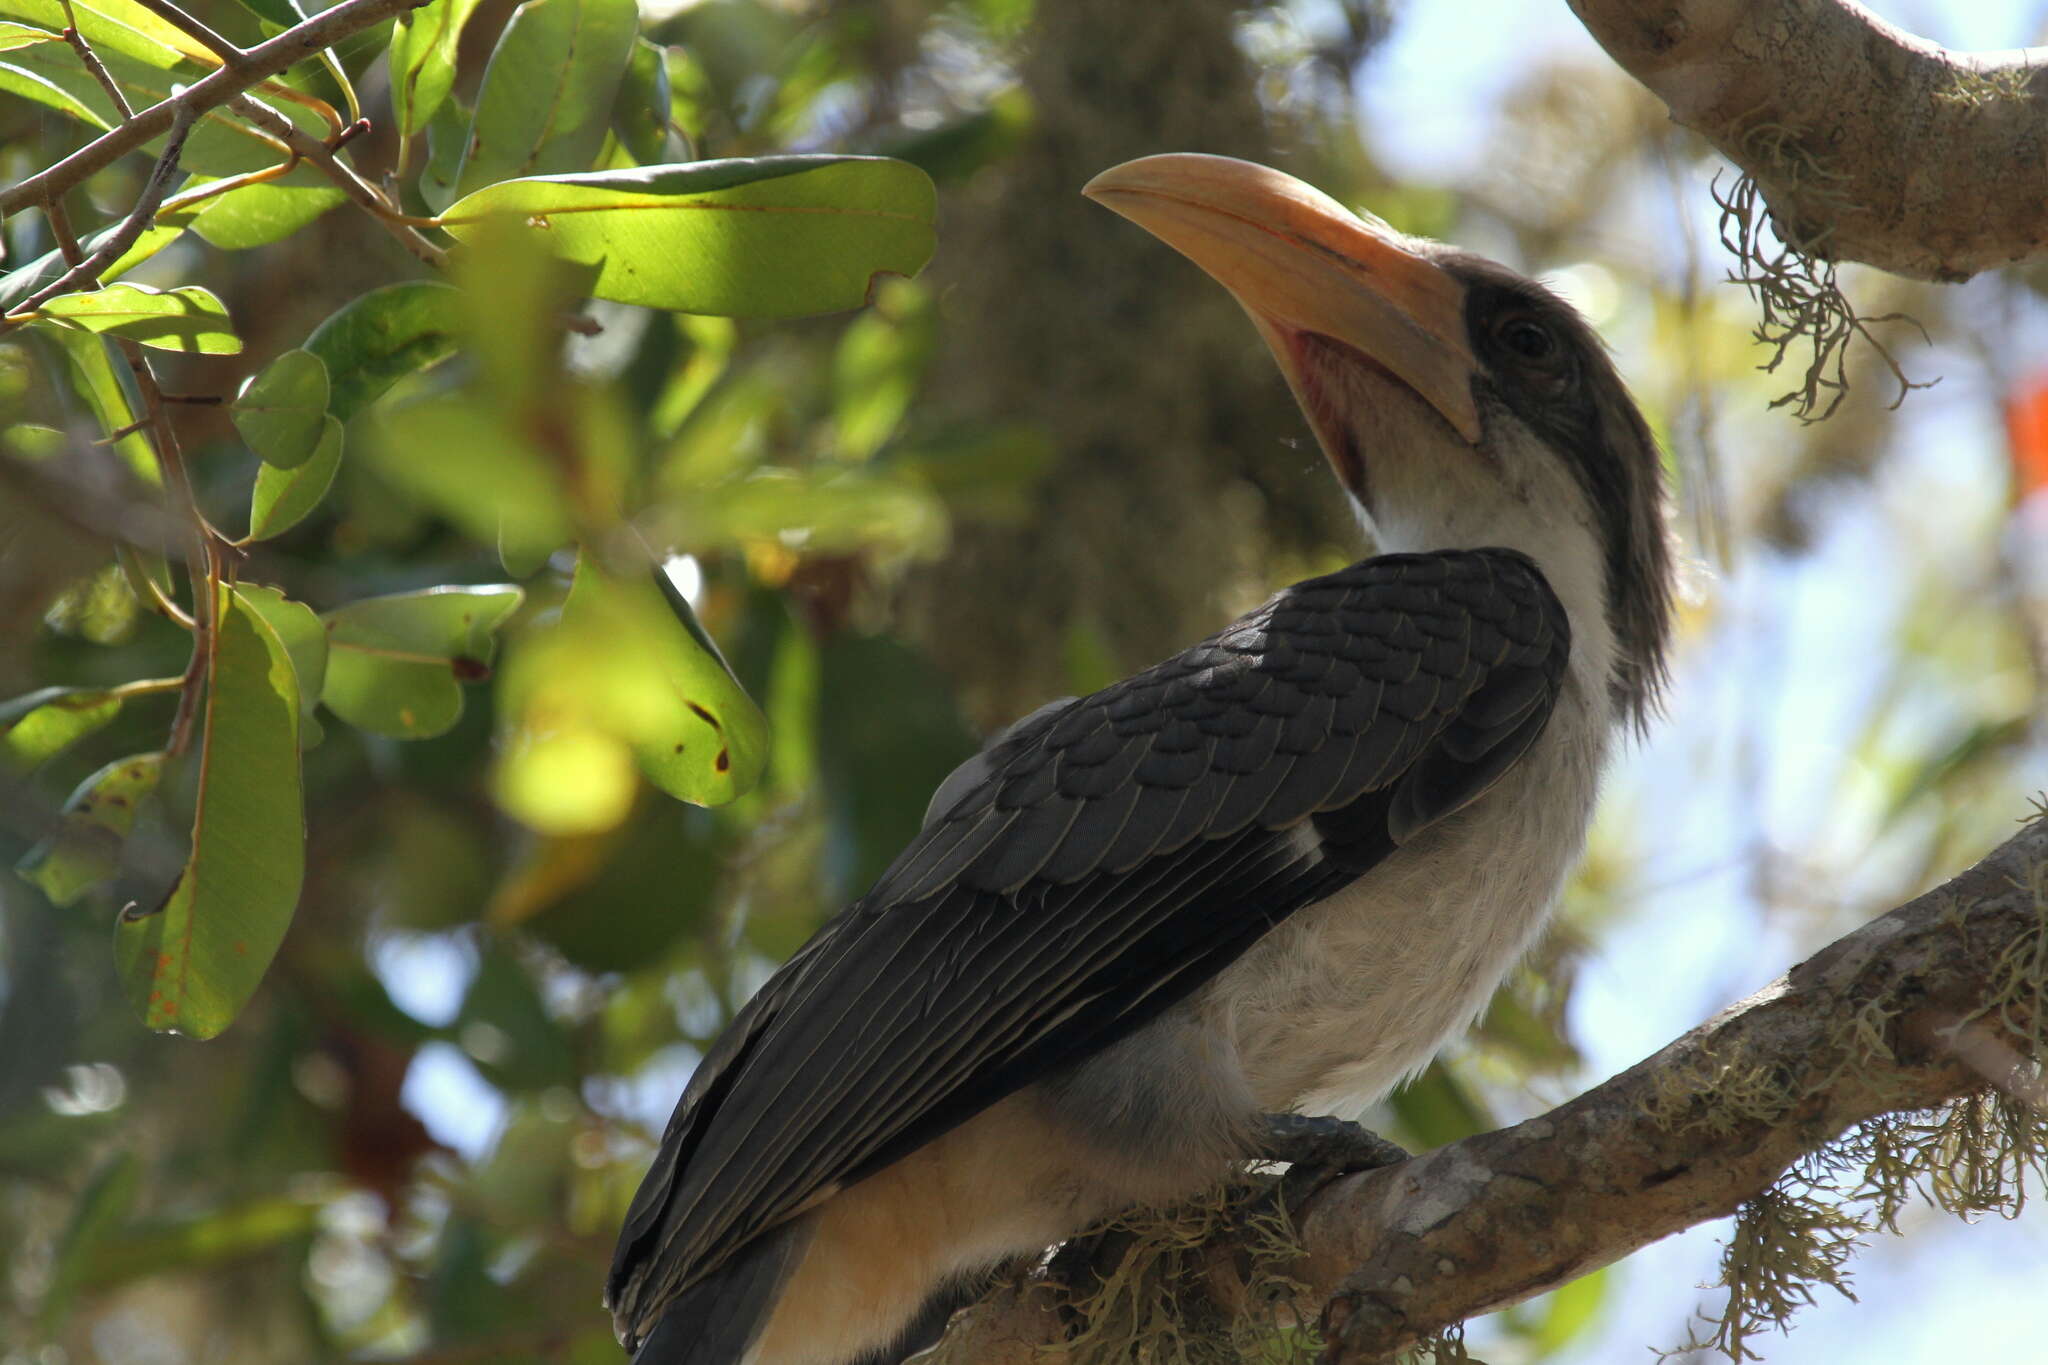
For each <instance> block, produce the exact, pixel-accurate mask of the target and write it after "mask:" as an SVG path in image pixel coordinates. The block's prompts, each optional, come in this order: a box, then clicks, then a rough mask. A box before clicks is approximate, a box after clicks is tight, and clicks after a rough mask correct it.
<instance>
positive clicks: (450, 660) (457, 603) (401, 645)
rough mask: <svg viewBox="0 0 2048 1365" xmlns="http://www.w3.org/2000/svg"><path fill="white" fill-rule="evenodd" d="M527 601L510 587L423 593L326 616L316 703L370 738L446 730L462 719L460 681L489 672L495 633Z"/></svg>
mask: <svg viewBox="0 0 2048 1365" xmlns="http://www.w3.org/2000/svg"><path fill="white" fill-rule="evenodd" d="M524 597H525V594H524V593H523V592H522V591H521V590H520V589H518V588H516V587H514V586H512V585H510V584H496V585H492V586H488V587H478V588H469V587H446V588H428V589H426V590H424V591H421V592H404V593H395V594H393V595H391V596H389V597H372V598H367V599H365V600H364V601H361V602H351V603H349V604H348V605H347V606H345V607H341V608H339V609H337V610H335V611H331V612H328V613H327V615H326V618H325V619H326V622H327V678H326V682H325V684H324V685H323V686H322V688H321V692H320V699H321V701H323V702H325V703H326V705H327V709H328V710H330V711H332V712H334V714H336V715H337V716H340V717H341V718H342V719H343V720H345V721H347V722H349V724H351V725H354V726H356V727H358V728H360V729H364V730H368V731H371V732H372V733H374V734H380V735H390V736H392V737H393V738H395V739H429V738H431V737H433V736H435V735H438V734H442V733H444V732H446V731H447V730H448V729H449V727H451V726H453V725H454V724H455V722H456V720H457V719H459V718H460V717H461V715H462V684H463V683H466V682H481V681H482V680H483V679H485V678H488V677H489V676H490V675H491V657H492V655H493V654H494V653H495V651H496V647H497V641H496V637H495V632H496V631H497V628H498V627H499V626H500V625H501V624H503V622H504V620H505V618H506V617H508V616H510V615H511V614H512V612H513V611H514V610H515V609H517V607H518V606H519V603H520V601H521V600H522V599H523V598H524Z"/></svg>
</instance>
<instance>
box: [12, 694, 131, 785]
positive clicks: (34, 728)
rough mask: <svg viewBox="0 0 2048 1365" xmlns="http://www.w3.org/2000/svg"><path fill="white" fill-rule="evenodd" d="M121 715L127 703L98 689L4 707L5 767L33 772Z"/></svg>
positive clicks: (29, 697)
mask: <svg viewBox="0 0 2048 1365" xmlns="http://www.w3.org/2000/svg"><path fill="white" fill-rule="evenodd" d="M120 713H121V699H120V698H119V697H117V696H115V695H114V694H113V693H111V692H108V691H107V690H106V689H104V688H98V687H46V688H44V689H43V690H42V691H40V692H31V693H29V694H28V695H27V696H25V697H16V698H15V699H14V700H13V701H9V702H0V762H4V763H5V764H6V766H8V767H11V768H13V769H14V770H15V771H16V772H27V771H28V770H29V769H31V768H34V767H36V766H38V765H40V764H43V763H47V762H48V761H49V760H51V759H53V758H55V757H56V756H57V755H58V754H60V753H62V752H63V751H64V750H66V749H68V748H70V747H71V746H72V745H74V744H76V743H77V742H78V741H79V740H81V739H84V738H85V737H86V736H87V735H90V734H92V733H93V732H94V731H96V730H99V729H102V728H104V727H105V726H106V724H107V722H108V721H110V720H112V719H113V718H114V717H115V716H117V715H119V714H120Z"/></svg>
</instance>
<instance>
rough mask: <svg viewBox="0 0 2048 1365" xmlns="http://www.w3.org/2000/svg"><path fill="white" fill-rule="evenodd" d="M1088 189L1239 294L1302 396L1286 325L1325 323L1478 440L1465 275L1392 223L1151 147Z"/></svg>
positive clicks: (1277, 181)
mask: <svg viewBox="0 0 2048 1365" xmlns="http://www.w3.org/2000/svg"><path fill="white" fill-rule="evenodd" d="M1081 192H1082V193H1083V194H1085V195H1087V196H1088V197H1089V198H1090V199H1093V200H1095V201H1096V202H1097V203H1099V204H1101V205H1103V206H1104V207H1105V208H1108V209H1112V210H1114V211H1115V212H1117V213H1120V214H1122V215H1123V216H1124V217H1126V218H1128V219H1130V220H1131V221H1132V222H1134V223H1136V224H1137V225H1138V226H1139V227H1142V228H1144V229H1145V230H1146V231H1148V232H1150V233H1152V234H1153V235H1154V236H1155V237H1158V238H1159V239H1160V240H1161V241H1163V242H1165V243H1166V244H1167V245H1168V246H1170V247H1172V248H1173V249H1174V250H1176V251H1178V252H1180V253H1181V254H1182V255H1183V256H1186V257H1187V258H1188V259H1189V260H1191V261H1193V262H1194V263H1195V264H1196V265H1198V266H1200V267H1202V269H1203V270H1206V271H1207V272H1208V273H1209V274H1210V275H1212V276H1214V277H1215V278H1216V280H1217V282H1218V283H1220V284H1221V285H1222V286H1223V287H1224V288H1226V289H1228V290H1229V291H1230V292H1231V293H1232V294H1233V295H1235V296H1236V298H1237V301H1238V302H1239V303H1241V304H1243V305H1244V309H1245V311H1246V312H1247V313H1250V314H1251V316H1252V321H1253V322H1254V323H1256V324H1257V325H1258V328H1259V332H1260V334H1261V335H1263V336H1264V337H1265V338H1266V342H1267V344H1268V345H1269V346H1271V347H1272V348H1273V352H1274V356H1275V358H1276V359H1278V360H1279V362H1280V368H1281V370H1282V371H1283V372H1285V373H1286V375H1287V379H1288V382H1289V384H1290V385H1292V386H1293V387H1294V388H1295V391H1296V393H1297V395H1299V394H1300V393H1301V382H1300V379H1299V376H1298V375H1297V374H1296V373H1295V364H1296V362H1295V359H1294V358H1293V356H1292V355H1291V354H1290V351H1289V348H1288V346H1287V345H1286V341H1285V337H1286V334H1287V333H1290V332H1291V333H1304V332H1308V333H1315V334H1317V335H1321V336H1326V337H1329V338H1331V339H1332V340H1335V341H1340V342H1342V343H1344V344H1345V345H1347V346H1351V347H1353V348H1355V349H1357V350H1359V351H1362V352H1364V353H1365V354H1366V355H1368V356H1370V357H1371V358H1372V359H1373V360H1375V361H1377V362H1378V363H1379V364H1380V365H1382V366H1384V367H1385V368H1386V369H1387V370H1388V371H1389V372H1390V373H1392V374H1393V375H1394V377H1395V378H1397V379H1399V380H1400V381H1401V382H1402V383H1403V384H1406V385H1407V386H1408V387H1409V388H1411V389H1413V390H1414V391H1415V392H1416V393H1417V394H1418V395H1420V396H1421V397H1422V398H1423V399H1424V400H1425V401H1426V402H1428V403H1429V405H1430V406H1431V407H1433V408H1435V409H1436V410H1437V411H1438V412H1439V413H1441V414H1442V415H1443V418H1444V420H1445V421H1446V422H1449V423H1450V424H1451V426H1452V427H1453V428H1454V429H1455V430H1456V431H1457V432H1458V434H1459V435H1461V436H1463V437H1464V438H1465V439H1466V440H1467V441H1469V442H1471V443H1473V444H1474V445H1476V444H1478V442H1479V436H1480V426H1479V410H1478V407H1477V406H1476V404H1475V403H1474V402H1473V399H1472V376H1473V373H1474V371H1475V370H1476V369H1477V368H1478V362H1477V361H1476V360H1475V358H1474V357H1473V354H1472V348H1471V344H1470V343H1469V342H1468V341H1467V339H1466V334H1465V311H1464V310H1465V286H1464V285H1462V284H1460V283H1459V282H1458V281H1457V280H1455V279H1453V278H1452V277H1451V276H1450V275H1448V274H1446V273H1445V272H1444V271H1443V269H1442V268H1441V267H1439V266H1438V265H1436V264H1435V263H1434V262H1433V261H1430V260H1429V259H1427V258H1426V257H1424V256H1421V255H1418V254H1417V253H1416V252H1414V251H1413V250H1412V249H1410V248H1409V247H1408V246H1407V245H1406V243H1405V241H1404V239H1403V238H1402V237H1401V236H1400V234H1398V233H1396V232H1395V231H1394V230H1393V229H1392V228H1389V227H1387V226H1386V225H1385V224H1383V223H1378V222H1369V221H1367V220H1365V219H1362V218H1360V217H1358V216H1357V215H1356V214H1354V213H1352V212H1351V211H1350V210H1349V209H1347V208H1345V207H1344V206H1343V205H1342V204H1339V203H1338V202H1337V201H1336V200H1334V199H1332V198H1330V196H1328V195H1327V194H1324V193H1323V192H1322V191H1321V190H1318V189H1316V188H1315V187H1314V186H1312V185H1307V184H1304V183H1303V182H1301V181H1299V180H1297V179H1295V178H1294V177H1293V176H1291V175H1287V174H1285V173H1284V172H1281V171H1276V170H1273V169H1272V168H1270V167H1267V166H1260V165H1257V164H1255V163H1253V162H1250V161H1239V160H1237V159H1235V158H1233V157H1227V156H1206V155H1202V154H1198V153H1192V152H1175V153H1169V154H1166V155H1163V156H1146V157H1140V158H1138V159H1137V160H1136V161H1126V162H1124V163H1123V164H1122V165H1120V166H1112V167H1111V168H1110V169H1108V170H1106V171H1104V172H1103V173H1102V174H1100V175H1098V176H1096V177H1095V178H1094V179H1093V180H1091V181H1089V182H1088V185H1087V187H1086V188H1085V189H1083V190H1082V191H1081ZM1332 458H1335V457H1334V455H1333V457H1332Z"/></svg>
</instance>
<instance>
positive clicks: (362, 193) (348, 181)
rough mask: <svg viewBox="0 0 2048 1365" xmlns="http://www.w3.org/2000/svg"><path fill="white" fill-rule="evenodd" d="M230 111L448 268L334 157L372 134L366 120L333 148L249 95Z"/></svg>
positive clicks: (421, 254)
mask: <svg viewBox="0 0 2048 1365" xmlns="http://www.w3.org/2000/svg"><path fill="white" fill-rule="evenodd" d="M228 108H230V109H232V110H233V111H234V112H236V113H237V114H240V115H241V116H242V117H243V118H245V119H247V120H249V122H250V123H252V124H254V125H256V127H257V128H258V129H260V130H261V131H263V132H265V133H268V134H269V135H270V136H271V137H274V138H276V139H277V140H278V141H279V142H282V143H283V144H284V145H285V146H286V147H287V148H289V149H290V151H291V152H292V154H293V155H295V156H298V157H301V158H303V159H304V160H306V161H308V162H311V163H312V164H313V165H315V166H317V167H319V168H320V170H321V171H322V172H323V173H324V174H325V175H326V176H327V178H328V179H330V180H332V181H333V182H334V183H335V184H336V185H339V186H340V187H341V192H342V193H343V194H346V195H347V196H348V197H349V200H350V202H352V203H353V204H355V205H356V207H358V208H360V209H362V210H363V211H364V212H365V213H368V214H369V215H370V216H371V217H372V218H375V219H376V220H377V221H378V222H379V223H381V224H382V225H383V226H384V229H385V231H387V232H389V233H390V234H391V235H392V236H393V237H396V238H397V239H398V241H399V244H400V245H402V246H403V247H404V248H405V249H406V250H407V251H409V252H411V253H412V254H413V255H414V256H417V257H418V258H419V259H420V260H422V261H424V262H426V263H427V264H428V265H430V266H433V267H434V268H435V269H436V270H440V269H443V268H444V267H445V266H446V265H447V261H448V253H447V252H445V251H443V250H442V249H441V248H440V247H438V246H435V245H434V244H433V243H432V242H430V241H428V240H427V238H426V237H425V236H424V235H423V234H422V233H420V232H418V231H416V230H414V229H413V228H411V227H408V226H407V225H406V224H405V222H404V221H403V220H404V217H405V215H404V214H402V213H401V212H400V211H399V210H398V207H397V206H396V205H394V204H393V203H392V202H391V201H390V200H389V199H387V198H385V196H384V192H383V191H382V190H380V189H378V188H377V187H376V186H374V185H372V184H371V183H370V182H369V181H367V180H365V179H363V178H362V177H361V176H359V175H357V174H356V173H355V171H354V170H352V169H351V168H350V167H349V165H348V163H347V162H345V161H343V160H342V159H341V158H340V157H338V156H336V155H335V154H334V149H335V147H339V146H343V145H346V144H347V143H348V142H351V141H353V140H354V139H355V138H356V137H358V136H359V135H360V134H361V133H363V132H364V131H367V130H368V128H369V123H368V122H367V121H366V120H365V121H358V122H356V123H353V124H350V125H349V126H348V127H347V128H344V129H342V131H341V133H340V134H339V135H338V136H337V137H336V138H335V140H334V142H333V143H332V144H329V143H325V142H322V141H320V140H319V139H318V138H313V137H308V136H307V135H306V134H305V133H304V132H303V131H302V130H301V129H299V128H298V127H297V125H295V124H293V123H292V121H291V120H290V119H288V118H286V117H285V116H284V115H282V114H280V113H278V112H277V111H276V110H275V109H272V108H270V107H269V106H268V105H266V104H264V103H263V102H262V101H260V100H257V99H253V98H251V97H250V96H248V95H237V96H235V97H234V98H233V99H231V100H229V101H228Z"/></svg>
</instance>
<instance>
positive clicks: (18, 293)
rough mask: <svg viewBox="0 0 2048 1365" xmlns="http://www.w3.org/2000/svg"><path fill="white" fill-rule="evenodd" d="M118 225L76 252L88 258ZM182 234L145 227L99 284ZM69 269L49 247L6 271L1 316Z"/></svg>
mask: <svg viewBox="0 0 2048 1365" xmlns="http://www.w3.org/2000/svg"><path fill="white" fill-rule="evenodd" d="M121 226H122V225H121V224H119V223H116V224H114V225H113V226H112V227H108V228H102V229H101V230H100V231H98V232H95V233H94V234H92V236H90V237H88V238H86V239H85V240H84V241H83V242H81V243H79V249H80V250H82V251H83V252H85V254H86V255H88V256H90V255H91V254H92V253H93V252H94V251H97V250H98V249H99V248H100V246H101V245H102V244H103V243H105V241H106V240H107V238H109V237H111V236H113V235H114V234H115V233H116V232H119V231H120V230H121ZM184 231H185V229H184V228H182V227H176V226H166V225H164V224H158V225H157V226H156V227H151V228H144V229H143V231H142V235H141V236H139V237H137V238H136V239H135V240H134V241H133V242H132V243H130V244H129V247H128V249H127V250H126V251H124V252H122V253H121V254H120V255H119V256H116V257H115V258H114V259H113V261H112V262H110V263H109V264H108V266H107V268H106V269H104V270H102V271H100V283H101V284H106V283H108V282H109V281H111V280H117V279H119V278H121V276H122V275H124V274H126V273H127V272H128V271H130V270H133V269H134V268H135V267H136V266H138V265H141V264H142V263H143V262H144V261H146V260H148V259H149V258H150V257H152V256H154V255H156V253H157V252H159V251H162V250H163V249H164V248H165V247H167V246H169V245H170V244H171V243H172V242H175V241H177V240H178V238H179V236H180V235H182V234H183V232H184ZM70 268H71V266H70V263H69V262H67V261H66V260H65V259H64V253H63V252H62V251H60V250H57V249H55V248H52V249H51V250H49V251H46V252H44V253H43V254H42V255H40V256H38V257H36V258H35V259H34V260H32V261H30V262H29V263H28V264H26V265H23V266H20V267H17V268H16V269H14V270H11V271H9V272H8V273H7V275H6V276H5V277H4V278H0V313H5V312H7V311H9V310H10V309H13V308H14V307H15V306H16V305H18V304H19V303H20V302H21V301H22V300H23V299H25V298H27V297H28V296H29V295H31V294H33V293H35V292H36V290H38V289H41V288H42V287H43V286H44V285H46V284H49V283H50V282H51V281H53V280H55V279H57V278H58V277H60V276H61V275H63V274H64V272H65V271H67V270H69V269H70Z"/></svg>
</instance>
